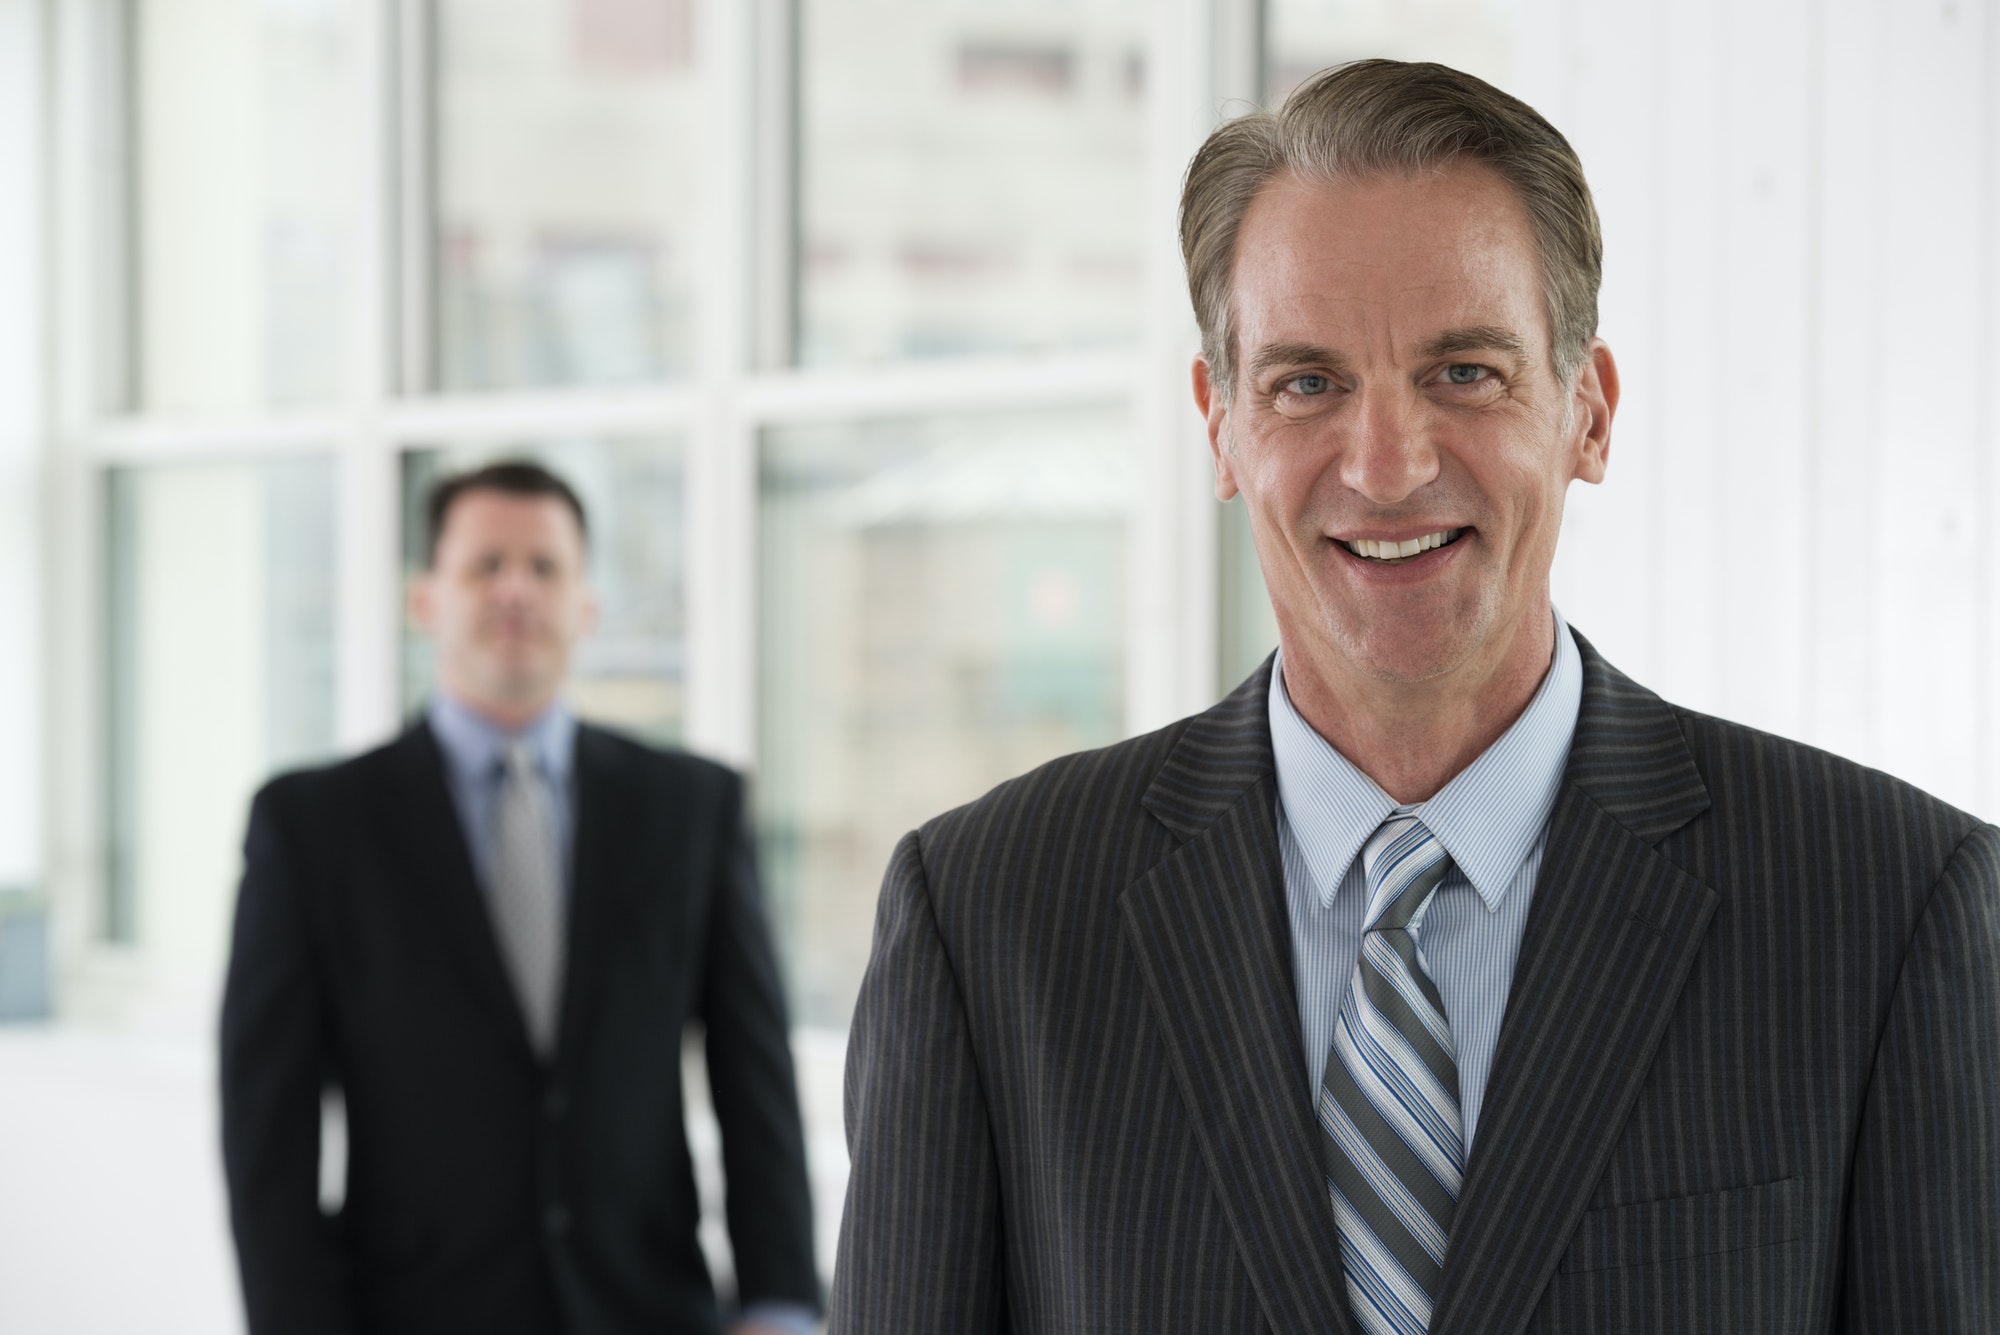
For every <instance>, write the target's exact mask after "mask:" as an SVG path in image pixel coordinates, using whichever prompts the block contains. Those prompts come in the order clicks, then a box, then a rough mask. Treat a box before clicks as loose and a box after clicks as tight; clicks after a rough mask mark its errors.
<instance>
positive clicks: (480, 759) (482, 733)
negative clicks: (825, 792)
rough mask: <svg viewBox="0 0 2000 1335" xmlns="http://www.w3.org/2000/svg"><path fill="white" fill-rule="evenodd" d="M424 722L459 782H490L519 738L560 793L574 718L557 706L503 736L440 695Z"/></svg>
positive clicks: (572, 754)
mask: <svg viewBox="0 0 2000 1335" xmlns="http://www.w3.org/2000/svg"><path fill="white" fill-rule="evenodd" d="M425 717H426V718H428V719H429V721H430V725H431V732H432V733H433V734H434V735H435V736H436V737H437V740H438V746H439V747H440V748H441V749H442V750H443V751H444V755H445V761H446V763H447V764H449V765H450V766H451V767H452V770H453V772H454V773H456V774H457V775H458V777H459V778H460V780H461V781H466V782H470V783H472V784H475V785H476V784H480V783H484V782H486V781H487V780H489V779H491V778H493V777H494V776H495V775H496V774H498V773H499V770H500V758H501V755H502V753H503V752H505V751H506V749H507V747H508V746H509V745H510V744H512V743H513V742H514V741H515V740H517V739H520V738H525V739H526V740H527V741H528V742H529V744H530V745H532V746H533V747H534V750H535V759H536V761H537V762H538V763H539V764H540V765H541V767H542V774H543V775H544V777H546V778H547V779H548V781H549V783H550V785H551V786H552V787H553V788H555V789H556V791H558V792H561V791H562V790H563V788H564V786H565V785H567V784H568V783H569V776H570V770H571V768H572V766H573V765H574V762H575V758H576V715H574V714H572V713H571V712H570V710H569V706H567V705H566V704H564V703H563V702H562V701H560V700H558V701H557V702H556V703H554V704H552V705H550V706H549V707H548V708H547V709H545V710H543V711H542V712H541V713H540V714H538V715H536V716H535V718H534V720H533V721H532V722H530V723H529V724H528V726H527V727H525V728H522V729H520V730H519V731H518V732H509V731H508V730H507V729H505V728H503V727H501V726H500V725H499V724H497V723H494V722H493V721H492V720H491V719H489V718H487V717H486V716H485V715H483V714H480V713H478V712H477V711H475V710H473V709H472V708H470V707H469V706H467V705H466V704H464V703H463V702H461V701H458V700H454V699H453V698H452V697H451V696H449V695H447V694H445V692H444V691H443V690H439V691H437V692H435V693H434V694H433V695H432V696H431V698H430V701H429V703H428V705H427V706H426V707H425Z"/></svg>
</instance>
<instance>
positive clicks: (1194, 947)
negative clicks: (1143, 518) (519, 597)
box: [833, 61, 2000, 1335]
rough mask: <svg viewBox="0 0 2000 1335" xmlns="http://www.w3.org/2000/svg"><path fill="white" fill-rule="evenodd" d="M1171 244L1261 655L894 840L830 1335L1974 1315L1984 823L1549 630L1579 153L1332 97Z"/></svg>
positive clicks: (1471, 95) (1989, 843)
mask: <svg viewBox="0 0 2000 1335" xmlns="http://www.w3.org/2000/svg"><path fill="white" fill-rule="evenodd" d="M1181 239H1182V248H1183V253H1184V255H1185V258H1186V261H1187V267H1188V280H1189V288H1190V292H1191V295H1192V297H1193V302H1194V307H1195V314H1196V317H1197V320H1198V322H1199V323H1200V326H1201V330H1202V354H1201V356H1200V358H1199V359H1198V360H1197V361H1196V363H1195V366H1194V394H1195V400H1196V403H1197V405H1198V406H1199V408H1200V410H1201V411H1202V413H1203V415H1204V416H1205V418H1206V420H1207V424H1208V436H1209V441H1210V445H1211V449H1212V454H1213V458H1214V464H1215V478H1216V491H1217V494H1218V495H1219V496H1221V497H1223V498H1224V499H1228V498H1231V497H1233V496H1237V495H1241V496H1242V498H1243V500H1244V502H1245V504H1246V505H1247V506H1248V509H1249V514H1250V522H1251V531H1252V533H1253V535H1254V537H1255V540H1256V545H1257V553H1258V559H1259V562H1260V564H1261V566H1262V569H1263V573H1264V580H1265V584H1266V586H1267V588H1268V589H1269V591H1270V596H1271V600H1272V605H1273V608H1274V610H1275V612H1276V616H1277V623H1278V631H1279V652H1278V653H1277V654H1276V655H1274V657H1273V659H1272V661H1271V662H1270V663H1268V664H1267V665H1266V666H1265V667H1264V668H1263V669H1261V670H1260V671H1258V672H1257V673H1256V674H1255V675H1254V676H1252V677H1251V678H1250V680H1248V681H1246V682H1245V683H1243V685H1242V686H1240V687H1238V688H1237V690H1236V691H1235V692H1234V693H1232V694H1231V695H1230V696H1229V697H1228V698H1227V699H1225V700H1223V701H1222V702H1221V703H1220V704H1218V705H1217V706H1215V707H1214V708H1213V709H1210V710H1209V711H1207V712H1206V713H1203V714H1201V715H1198V716H1196V717H1194V718H1191V719H1187V720H1184V721H1182V722H1180V723H1178V724H1175V725H1173V726H1171V727H1169V728H1166V729H1164V730H1162V731H1160V732H1158V733H1155V734H1152V735H1150V736H1146V737H1141V738H1138V739H1135V740H1133V741H1130V742H1126V743H1124V744H1122V745H1119V746H1116V747H1112V748H1109V749H1107V750H1103V751H1098V752H1093V753H1089V754H1084V755H1077V756H1071V757H1068V758H1065V759H1063V760H1060V761H1057V762H1055V763H1053V764H1051V765H1049V766H1046V767H1044V768H1043V769H1041V770H1038V771H1036V772H1035V773H1033V774H1030V775H1028V776H1026V777H1025V778H1022V779H1018V780H1016V781H1014V782H1012V783H1009V784H1006V785H1003V786H1002V787H1000V788H999V789H996V790H995V791H994V792H993V793H991V794H989V795H988V796H986V797H985V798H982V799H981V800H980V801H978V802H975V803H973V804H972V805H970V806H968V807H964V808H961V809H959V810H957V811H953V812H950V813H947V814H946V815H944V816H941V817H939V818H937V819H936V820H934V821H932V822H930V823H929V824H927V825H925V826H924V827H923V828H922V829H920V830H918V831H916V832H915V833H913V834H911V835H910V836H908V837H907V838H906V839H905V840H904V841H903V843H902V844H901V845H900V846H899V847H898V849H897V851H896V854H895V857H894V859H893V861H892V863H891V865H890V868H889V872H888V876H887V879H886V881H885V883H884V886H883V892H882V902H881V908H880V911H879V917H878V920H877V927H876V937H875V947H874V954H873V958H872V960H871V962H870V965H869V971H868V975H867V978H866V980H865V982H864V983H863V986H862V993H861V999H860V1003H859V1007H858V1010H857V1013H856V1017H855V1025H854V1032H853V1037H852V1040H851V1046H850V1050H849V1064H848V1137H849V1143H850V1148H851V1151H852V1155H853V1170H852V1178H851V1183H850V1187H849V1193H848V1201H847V1211H846V1216H845V1218H844V1220H843V1223H842V1228H841V1241H840V1260H839V1263H838V1266H837V1269H836V1272H835V1279H834V1296H833V1328H834V1330H835V1331H836V1332H841V1333H842V1335H846V1333H848V1332H853V1333H855V1335H859V1333H860V1332H878V1331H902V1330H940V1331H942V1330H950V1331H953V1332H991V1331H1049V1332H1056V1331H1086V1330H1087V1331H1097V1332H1111V1331H1132V1332H1148V1333H1149V1335H1150V1333H1153V1332H1164V1331H1186V1332H1203V1333H1204V1335H1207V1333H1210V1332H1223V1331H1257V1330H1270V1331H1278V1332H1287V1333H1288V1335H1289V1333H1290V1332H1303V1331H1326V1332H1350V1333H1353V1332H1366V1333H1367V1335H1424V1332H1433V1333H1435V1332H1451V1333H1453V1335H1475V1333H1476V1335H1519V1333H1520V1332H1526V1331H1533V1332H1538V1333H1539V1335H1554V1333H1555V1332H1603V1333H1604V1335H1634V1333H1637V1332H1662V1333H1664V1332H1694V1331H1699V1332H1703V1335H1712V1333H1713V1332H1727V1331H1742V1332H1769V1331H1775V1330H1784V1331H1788V1332H1818V1331H1828V1332H1832V1331H1841V1332H1850V1331H1851V1332H1861V1331H1869V1332H1879V1331H1908V1332H1913V1333H1914V1332H1926V1333H1930V1332H1967V1333H1968V1335H1969V1333H1970V1332H1974V1331H1990V1330H1992V1329H1994V1328H1995V1323H1996V1321H2000V830H1995V829H1994V827H1992V826H1990V825H1985V824H1982V823H1981V822H1979V821H1976V820H1974V819H1973V818H1971V817H1969V816H1966V815H1965V814H1963V813H1961V812H1958V811H1954V810H1952V809H1951V808H1949V807H1946V806H1944V805H1943V804H1941V803H1939V802H1937V801H1935V800H1934V799H1931V798H1929V797H1926V796H1925V795H1923V794H1921V793H1919V792H1916V791H1914V790H1913V789H1911V788H1909V787H1907V786H1905V785H1902V784H1899V783H1897V782H1896V781H1894V780H1892V779H1889V778H1887V777H1886V776H1883V775H1880V774H1877V773H1873V772H1871V771H1867V770H1863V769H1861V768H1860V767H1858V766H1855V765H1852V764H1849V763H1847V762H1845V761H1842V760H1839V759H1837V758H1835V757H1832V756H1829V755H1826V754H1824V753H1822V752H1817V751H1813V750H1811V749H1809V748H1806V747H1802V746H1799V745H1796V744H1793V743H1789V742H1785V741H1782V740H1780V739H1777V738H1773V737H1769V736H1766V735H1763V734H1760V733H1755V732H1751V731H1749V730H1747V729H1744V728H1740V727H1737V726H1735V725H1732V724H1728V723H1725V722H1722V721H1720V720H1716V719H1712V718H1707V717H1704V716H1702V715H1699V714H1695V713H1693V712H1691V711H1688V710H1684V709H1680V708H1677V707H1675V706H1673V705H1670V704H1668V703H1666V702H1664V701H1662V700H1660V699H1659V698H1658V697H1657V696H1655V695H1653V694H1651V693H1650V692H1648V691H1646V690H1645V689H1644V688H1642V687H1640V686H1638V685H1635V684H1634V683H1633V682H1631V681H1630V680H1628V679H1627V678H1625V677H1624V676H1622V675H1620V674H1619V673H1618V671H1617V670H1616V669H1615V668H1613V667H1612V666H1611V665H1610V664H1608V663H1607V662H1605V660H1604V659H1603V658H1602V657H1600V656H1599V655H1598V654H1597V653H1596V652H1595V651H1594V650H1593V649H1592V648H1591V646H1590V644H1589V643H1588V641H1586V640H1585V639H1584V638H1583V637H1582V636H1581V635H1579V634H1577V633H1576V632H1574V631H1573V630H1571V629H1570V628H1569V626H1568V625H1567V624H1566V623H1565V622H1564V620H1563V618H1562V617H1561V615H1560V614H1559V613H1558V612H1557V611H1556V609H1555V608H1554V607H1552V606H1551V604H1550V601H1549V569H1550V565H1551V562H1552V560H1553V558H1554V554H1555V547H1556V540H1557V535H1558V533H1559V531H1560V527H1561V519H1562V506H1563V500H1564V496H1565V494H1566V492H1567V489H1568V487H1569V485H1570V483H1572V482H1575V481H1583V482H1590V483H1595V482H1598V481H1601V480H1602V479H1603V478H1604V476H1605V471H1606V466H1607V463H1608V460H1609V454H1610V446H1611V423H1612V417H1613V414H1614V412H1615V410H1616V408H1617V405H1618V372H1617V367H1616V364H1615V363H1614V361H1613V360H1612V357H1611V353H1610V351H1609V349H1608V348H1607V347H1606V346H1605V345H1604V343H1603V342H1602V341H1601V340H1599V339H1598V338H1597V337H1596V324H1597V318H1596V299H1597V298H1596V294H1597V285H1598V278H1599V271H1600V267H1601V242H1600V239H1599V233H1598V224H1597V217H1596V212H1595V209H1594V207H1593V206H1592V204H1591V200H1590V193H1589V189H1588V187H1587V185H1586V184H1585V182H1584V178H1583V173H1582V168H1581V166H1580V164H1579V163H1578V161H1577V159H1576V156H1575V154H1574V153H1573V152H1572V151H1571V149H1570V147H1569V145H1568V144H1567V143H1566V142H1565V141H1564V140H1563V138H1562V136H1561V135H1560V134H1558V133H1557V132H1556V131H1555V130H1554V129H1553V128H1552V127H1551V126H1550V125H1549V124H1548V123H1547V122H1546V121H1545V120H1543V119H1542V118H1541V117H1540V116H1539V115H1538V114H1536V113H1535V112H1534V111H1533V110H1532V109H1531V108H1529V107H1527V106H1525V105H1523V104H1522V103H1521V102H1519V101H1517V100H1515V99H1513V98H1511V97H1508V96H1506V95H1505V94H1503V93H1500V92H1499V91H1497V90H1495V89H1493V88H1491V87H1489V86H1488V85H1486V84H1484V83H1481V82H1480V81H1479V80H1477V79H1474V78H1471V77H1469V76H1467V75H1464V74H1460V73H1458V72H1456V71H1453V70H1448V69H1444V68H1442V67H1439V66H1435V65H1407V64H1400V63H1396V62H1389V61H1365V62H1360V63H1357V64H1354V65H1349V66H1344V67H1342V68H1339V69H1336V70H1331V71H1328V72H1326V73H1324V74H1322V75H1320V76H1318V77H1317V78H1315V79H1313V80H1311V81H1309V82H1307V83H1306V84H1305V85H1303V86H1302V87H1300V88H1299V90H1298V91H1297V92H1295V93H1294V94H1293V95H1292V96H1291V97H1290V98H1289V99H1288V100H1287V102H1286V103H1285V105H1284V107H1283V108H1282V109H1280V110H1279V111H1278V112H1277V113H1276V114H1264V113H1258V114H1253V115H1250V116H1245V117H1243V118H1241V119H1239V120H1235V121H1232V122H1229V123H1228V124H1226V125H1224V126H1223V127H1222V128H1220V129H1219V130H1217V131H1216V132H1215V133H1214V134H1213V135H1212V136H1211V137H1210V139H1209V141H1208V143H1207V144H1206V145H1205V146H1204V147H1203V148H1202V150H1201V152H1200V153H1199V154H1198V155H1197V156H1196V158H1195V161H1194V163H1193V165H1192V166H1191V167H1190V169H1189V172H1188V177H1187V183H1186V188H1185V191H1184V194H1183V197H1182V210H1181Z"/></svg>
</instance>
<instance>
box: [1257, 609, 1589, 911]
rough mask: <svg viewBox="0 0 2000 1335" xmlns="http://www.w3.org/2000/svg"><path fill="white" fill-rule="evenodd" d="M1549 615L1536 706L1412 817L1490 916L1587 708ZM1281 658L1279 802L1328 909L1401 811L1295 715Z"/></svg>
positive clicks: (1273, 695)
mask: <svg viewBox="0 0 2000 1335" xmlns="http://www.w3.org/2000/svg"><path fill="white" fill-rule="evenodd" d="M1549 610H1550V611H1551V612H1552V613H1553V614H1554V618H1555V654H1554V658H1553V661H1552V662H1551V663H1550V664H1549V670H1548V673H1547V675H1545V676H1544V677H1543V678H1542V684H1541V686H1540V688H1539V689H1537V690H1536V692H1535V695H1534V698H1533V699H1531V700H1530V701H1529V702H1528V707H1527V708H1526V709H1524V710H1522V711H1521V716H1520V717H1519V718H1517V719H1515V720H1514V722H1513V723H1512V724H1511V725H1509V727H1508V728H1507V731H1506V732H1504V733H1502V734H1500V737H1499V738H1498V740H1496V741H1495V742H1494V743H1493V744H1492V745H1491V746H1489V747H1487V748H1486V749H1485V750H1484V751H1482V752H1480V754H1479V756H1478V758H1477V759H1475V760H1474V761H1473V762H1472V763H1471V764H1470V765H1467V766H1466V767H1465V768H1464V769H1462V770H1460V771H1459V772H1458V773H1457V774H1456V775H1455V776H1453V778H1452V780H1451V782H1449V783H1447V784H1446V785H1445V786H1444V787H1443V788H1441V789H1439V790H1438V791H1437V793H1436V794H1435V795H1434V796H1432V797H1431V799H1430V800H1429V801H1427V802H1423V803H1419V804H1418V805H1416V806H1415V807H1411V808H1406V810H1409V811H1412V812H1414V813H1415V815H1416V816H1417V818H1418V819H1419V820H1421V821H1423V823H1424V825H1425V827H1426V828H1427V829H1429V830H1430V832H1431V833H1432V834H1434V835H1436V836H1437V839H1438V842H1439V843H1441V844H1443V845H1444V849H1445V852H1447V853H1449V854H1450V855H1451V860H1452V861H1453V862H1454V863H1455V864H1457V866H1458V869H1459V870H1460V871H1461V872H1463V873H1464V874H1465V878H1466V879H1467V880H1468V881H1470V882H1472V888H1473V889H1474V890H1476V891H1478V893H1479V897H1480V899H1481V900H1483V901H1484V902H1485V904H1486V908H1487V911H1488V912H1493V911H1497V910H1498V909H1499V907H1500V901H1501V900H1502V899H1504V898H1505V897H1506V894H1507V889H1508V887H1509V886H1511V885H1512V884H1513V882H1514V873H1515V872H1516V871H1517V870H1519V868H1520V866H1521V863H1522V862H1523V861H1524V860H1525V859H1526V858H1527V856H1528V853H1529V852H1530V850H1532V849H1533V848H1534V846H1535V843H1536V841H1537V840H1538V839H1540V838H1541V835H1542V827H1543V826H1544V825H1546V824H1547V823H1548V819H1549V812H1550V811H1551V810H1552V809H1553V808H1554V807H1555V802H1556V793H1557V791H1558V790H1559V789H1560V788H1561V787H1562V776H1563V768H1564V766H1565V764H1566V763H1567V762H1568V759H1569V744H1570V738H1571V736H1572V735H1573V734H1574V733H1575V732H1576V716H1577V709H1578V707H1579V705H1580V704H1581V702H1582V699H1583V656H1582V655H1581V654H1580V653H1578V652H1577V648H1576V641H1575V640H1574V639H1573V638H1572V637H1571V636H1570V633H1569V623H1568V622H1567V621H1565V620H1564V619H1563V614H1562V613H1561V612H1560V611H1558V610H1557V609H1555V608H1554V607H1551V608H1550V609H1549ZM1282 657H1283V656H1282V655H1280V661H1279V662H1277V663H1275V664H1274V665H1273V666H1272V669H1271V691H1270V699H1269V712H1270V720H1271V754H1272V759H1273V761H1274V762H1275V764H1276V766H1277V771H1278V799H1279V801H1280V803H1281V804H1282V805H1283V808H1284V815H1285V821H1286V823H1287V824H1288V825H1289V826H1290V827H1291V831H1292V837H1293V839H1295V840H1296V841H1297V843H1298V846H1299V850H1300V852H1301V853H1303V854H1304V855H1305V861H1306V866H1307V868H1308V869H1309V870H1310V871H1311V873H1312V878H1313V888H1314V890H1315V891H1316V892H1317V893H1318V896H1319V905H1320V907H1321V908H1322V909H1324V908H1326V907H1328V906H1329V905H1331V904H1332V903H1333V896H1334V892H1335V891H1336V890H1338V889H1339V888H1340V883H1341V882H1342V881H1343V880H1344V879H1346V876H1347V869H1348V867H1349V866H1350V865H1351V864H1352V863H1353V861H1354V859H1355V857H1356V856H1357V855H1359V853H1360V852H1361V848H1362V845H1364V844H1366V843H1367V842H1368V836H1369V835H1371V834H1373V833H1375V831H1376V829H1377V828H1378V827H1379V826H1380V825H1381V824H1382V822H1383V821H1384V820H1386V819H1387V818H1388V817H1389V816H1390V815H1391V814H1392V813H1393V812H1395V811H1396V810H1397V806H1396V801H1395V799H1394V798H1392V797H1390V796H1389V795H1388V794H1387V793H1385V792H1383V791H1382V788H1381V786H1380V785H1379V784H1377V783H1376V782H1375V781H1374V780H1373V779H1371V778H1369V777H1368V776H1367V775H1366V774H1364V773H1362V772H1361V770H1360V769H1359V768H1358V767H1357V766H1356V765H1355V764H1354V763H1353V762H1352V761H1350V760H1349V759H1348V758H1347V757H1346V756H1343V755H1342V754H1340V752H1338V751H1336V750H1335V749H1334V748H1333V747H1332V746H1330V745H1328V743H1327V741H1326V739H1325V738H1323V737H1321V736H1320V735H1319V734H1318V733H1317V732H1315V731H1313V728H1312V725H1311V724H1309V723H1307V722H1306V721H1305V719H1304V718H1303V717H1301V716H1300V714H1299V712H1298V710H1297V709H1295V708H1294V707H1293V706H1292V701H1291V697H1290V696H1289V695H1288V694H1287V693H1286V691H1285V685H1284V663H1283V661H1282Z"/></svg>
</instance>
